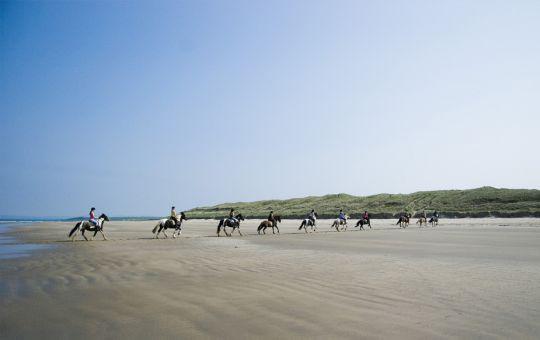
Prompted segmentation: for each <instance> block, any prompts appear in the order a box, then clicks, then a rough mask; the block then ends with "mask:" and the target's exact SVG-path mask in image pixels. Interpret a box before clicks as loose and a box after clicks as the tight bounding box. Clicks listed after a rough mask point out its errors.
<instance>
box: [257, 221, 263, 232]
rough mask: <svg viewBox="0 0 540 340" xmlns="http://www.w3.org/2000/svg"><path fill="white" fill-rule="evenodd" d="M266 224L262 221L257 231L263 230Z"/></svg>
mask: <svg viewBox="0 0 540 340" xmlns="http://www.w3.org/2000/svg"><path fill="white" fill-rule="evenodd" d="M263 226H264V222H261V224H259V227H258V228H257V231H261V229H262V228H263Z"/></svg>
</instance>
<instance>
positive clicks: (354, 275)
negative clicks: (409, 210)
mask: <svg viewBox="0 0 540 340" xmlns="http://www.w3.org/2000/svg"><path fill="white" fill-rule="evenodd" d="M258 222H259V221H246V223H244V224H243V225H242V230H243V231H244V232H245V233H247V234H248V235H246V236H245V237H239V236H238V235H235V236H234V237H231V238H225V237H223V238H216V237H215V227H216V224H217V223H216V221H202V220H193V221H192V220H189V221H187V222H186V224H185V225H184V227H185V230H184V233H183V235H182V236H181V237H180V238H178V239H167V240H154V239H152V236H153V235H152V234H151V232H150V230H151V229H152V227H153V224H154V223H153V222H110V223H108V224H106V225H105V232H106V234H107V236H108V237H109V238H110V240H109V241H106V242H104V241H101V240H100V237H99V235H98V236H97V237H96V240H95V241H92V242H83V241H78V242H73V243H72V242H67V237H66V234H67V232H68V231H69V229H70V228H71V227H72V226H73V223H41V224H36V225H32V226H28V227H21V228H18V229H17V230H15V231H13V232H11V236H14V237H16V238H17V239H19V240H21V242H32V243H36V244H51V245H55V247H53V248H52V249H50V250H46V251H38V252H36V253H34V254H33V255H32V256H30V257H26V258H19V259H6V260H0V338H2V339H14V338H17V339H21V338H54V339H58V338H66V339H72V338H81V337H84V338H89V337H92V338H111V339H113V338H114V339H117V338H128V337H129V338H137V339H148V338H157V337H159V338H225V339H233V338H234V339H238V338H240V339H253V338H321V339H328V338H351V339H358V338H385V339H387V338H394V339H398V338H399V339H404V338H405V339H407V338H408V339H418V338H424V339H425V338H467V339H471V338H474V339H481V338H506V339H508V338H512V339H527V338H530V339H533V338H538V337H539V336H540V323H539V322H538V321H539V320H540V219H459V220H442V221H441V224H440V226H439V227H436V228H418V226H417V225H415V224H411V226H410V227H409V228H407V229H404V230H403V229H399V228H397V227H396V226H395V225H393V223H394V222H395V221H393V220H392V221H390V220H374V221H373V227H374V229H373V230H367V231H356V230H355V229H354V228H352V227H350V229H349V230H350V231H347V232H340V233H337V232H326V231H327V230H328V228H329V224H330V221H319V228H320V232H319V233H313V234H307V235H306V234H305V233H303V232H299V231H298V230H297V226H298V225H299V221H284V223H282V224H281V225H280V229H281V234H280V235H272V234H271V232H270V234H269V235H265V236H258V235H256V231H255V230H256V226H257V225H258Z"/></svg>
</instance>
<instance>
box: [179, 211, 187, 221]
mask: <svg viewBox="0 0 540 340" xmlns="http://www.w3.org/2000/svg"><path fill="white" fill-rule="evenodd" d="M180 219H181V220H184V221H185V220H187V217H186V214H184V212H183V211H182V212H180Z"/></svg>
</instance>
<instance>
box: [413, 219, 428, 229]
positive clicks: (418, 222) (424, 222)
mask: <svg viewBox="0 0 540 340" xmlns="http://www.w3.org/2000/svg"><path fill="white" fill-rule="evenodd" d="M416 224H420V228H422V224H423V225H425V226H427V219H426V218H425V217H423V216H422V217H420V218H419V219H418V221H416Z"/></svg>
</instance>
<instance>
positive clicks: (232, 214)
mask: <svg viewBox="0 0 540 340" xmlns="http://www.w3.org/2000/svg"><path fill="white" fill-rule="evenodd" d="M229 220H230V221H231V222H233V223H235V222H237V221H236V218H235V217H234V208H231V211H229Z"/></svg>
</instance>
